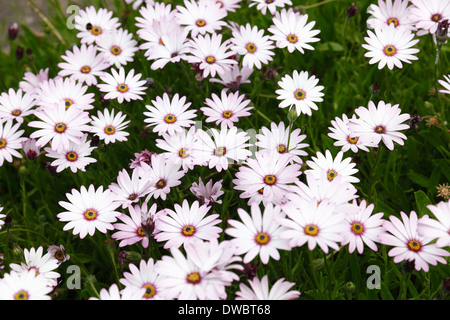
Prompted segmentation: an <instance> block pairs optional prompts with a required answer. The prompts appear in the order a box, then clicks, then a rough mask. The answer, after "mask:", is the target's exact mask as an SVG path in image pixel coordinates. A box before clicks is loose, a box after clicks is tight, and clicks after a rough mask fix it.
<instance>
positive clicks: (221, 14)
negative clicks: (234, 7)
mask: <svg viewBox="0 0 450 320" xmlns="http://www.w3.org/2000/svg"><path fill="white" fill-rule="evenodd" d="M183 3H184V6H181V5H178V6H177V10H178V12H177V13H176V16H177V19H178V23H179V24H181V25H182V26H186V28H187V30H189V31H190V33H191V36H192V37H196V36H197V34H199V33H200V34H205V33H207V32H208V33H213V32H216V31H219V30H220V29H222V27H223V26H225V25H226V22H225V21H223V18H225V17H226V16H227V14H228V12H227V11H226V10H225V9H224V8H221V6H220V4H219V3H214V2H212V1H195V0H184V2H183Z"/></svg>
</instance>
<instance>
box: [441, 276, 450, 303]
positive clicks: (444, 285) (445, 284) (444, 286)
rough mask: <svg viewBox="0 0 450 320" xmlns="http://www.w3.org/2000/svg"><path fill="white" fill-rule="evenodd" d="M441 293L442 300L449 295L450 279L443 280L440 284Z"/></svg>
mask: <svg viewBox="0 0 450 320" xmlns="http://www.w3.org/2000/svg"><path fill="white" fill-rule="evenodd" d="M441 293H442V297H443V298H447V297H448V296H449V295H450V278H445V279H443V280H442V282H441Z"/></svg>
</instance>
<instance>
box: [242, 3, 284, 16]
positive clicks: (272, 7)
mask: <svg viewBox="0 0 450 320" xmlns="http://www.w3.org/2000/svg"><path fill="white" fill-rule="evenodd" d="M255 5H256V9H257V10H260V11H261V13H262V14H266V13H267V10H269V12H270V14H272V15H274V14H275V13H276V12H277V9H278V8H283V7H284V6H285V5H288V6H292V1H291V0H251V2H250V4H249V7H253V6H255Z"/></svg>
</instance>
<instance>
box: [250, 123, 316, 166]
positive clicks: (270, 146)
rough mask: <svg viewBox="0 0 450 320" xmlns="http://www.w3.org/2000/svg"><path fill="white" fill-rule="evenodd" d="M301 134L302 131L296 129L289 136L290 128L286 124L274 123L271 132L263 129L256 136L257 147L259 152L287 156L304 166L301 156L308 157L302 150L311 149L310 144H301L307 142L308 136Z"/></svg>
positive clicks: (271, 125)
mask: <svg viewBox="0 0 450 320" xmlns="http://www.w3.org/2000/svg"><path fill="white" fill-rule="evenodd" d="M300 132H301V129H300V128H296V129H294V130H292V132H291V133H290V134H289V127H286V126H285V125H284V122H280V123H279V124H278V125H277V124H276V123H275V122H272V123H271V124H270V130H269V129H268V128H266V127H262V128H261V130H260V133H258V134H256V138H257V139H258V141H256V142H255V145H256V146H257V147H258V150H267V151H271V152H272V151H275V152H278V153H280V154H287V155H289V156H290V157H291V158H292V159H291V160H292V161H294V162H297V163H299V164H302V163H303V160H302V159H301V158H300V156H307V155H308V154H307V153H306V151H304V150H302V149H304V148H307V147H309V144H307V143H301V142H302V141H303V140H305V138H306V135H305V134H303V135H301V134H300ZM288 142H289V146H288Z"/></svg>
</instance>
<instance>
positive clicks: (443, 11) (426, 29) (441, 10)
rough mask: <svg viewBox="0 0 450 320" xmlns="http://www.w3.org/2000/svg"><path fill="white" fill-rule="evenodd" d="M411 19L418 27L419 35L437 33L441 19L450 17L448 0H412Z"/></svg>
mask: <svg viewBox="0 0 450 320" xmlns="http://www.w3.org/2000/svg"><path fill="white" fill-rule="evenodd" d="M411 4H412V5H411V6H410V7H409V19H411V20H412V21H413V23H414V25H415V27H416V28H417V29H418V31H417V35H418V36H422V35H425V34H428V33H430V34H435V33H436V30H437V27H438V24H439V22H440V21H442V20H445V19H450V3H449V2H448V0H411Z"/></svg>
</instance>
